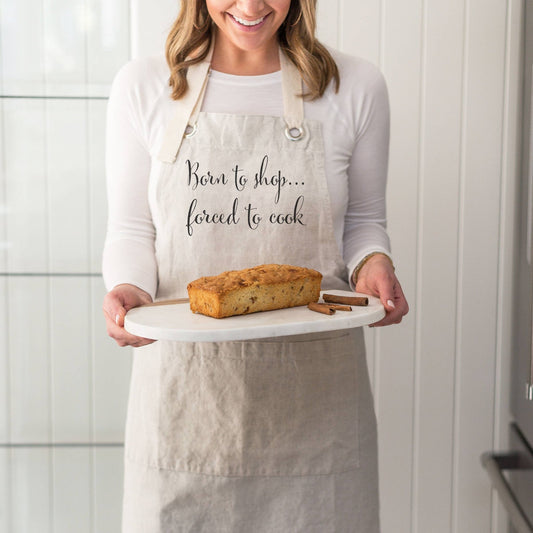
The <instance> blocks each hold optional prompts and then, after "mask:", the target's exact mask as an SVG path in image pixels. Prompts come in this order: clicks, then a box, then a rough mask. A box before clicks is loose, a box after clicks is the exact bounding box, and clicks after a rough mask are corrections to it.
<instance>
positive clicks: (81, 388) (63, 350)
mask: <svg viewBox="0 0 533 533" xmlns="http://www.w3.org/2000/svg"><path fill="white" fill-rule="evenodd" d="M89 298H90V280H89V279H87V278H85V277H54V278H51V280H50V308H49V309H50V310H49V321H50V356H51V370H50V374H51V390H52V395H51V402H52V404H51V412H52V441H53V442H54V443H58V442H80V443H81V442H89V441H90V438H91V422H92V405H91V397H90V394H91V391H92V372H91V370H92V369H91V361H90V352H91V338H90V329H91V328H90V319H91V315H90V300H89Z"/></svg>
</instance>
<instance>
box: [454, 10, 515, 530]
mask: <svg viewBox="0 0 533 533" xmlns="http://www.w3.org/2000/svg"><path fill="white" fill-rule="evenodd" d="M507 5H508V8H507V9H508V12H507V27H506V51H505V55H506V57H505V74H504V80H505V88H504V90H505V94H504V104H503V107H504V115H503V145H502V148H503V153H502V158H503V161H502V163H503V164H502V179H501V198H500V202H501V203H500V250H499V272H498V303H497V308H498V330H497V345H496V349H497V360H496V367H495V386H494V390H495V395H494V436H493V446H492V449H493V450H508V449H509V447H508V446H509V432H508V431H509V430H508V428H509V422H510V420H511V409H510V399H511V358H510V354H511V353H512V349H513V321H514V318H513V314H512V313H511V312H509V310H510V309H513V307H514V301H513V296H514V295H513V291H512V290H510V288H511V287H513V281H514V275H515V272H514V254H515V242H514V237H515V213H516V206H515V201H516V198H517V197H518V196H517V190H518V186H519V180H518V179H517V177H519V176H520V175H521V166H520V151H519V150H517V147H519V146H520V143H521V134H520V131H521V124H522V115H523V111H522V108H521V89H522V87H521V70H522V55H521V54H517V53H516V51H517V50H520V48H521V38H522V37H523V32H522V25H523V21H522V15H523V3H522V0H511V1H510V2H508V4H507ZM492 502H493V505H492V524H491V526H492V528H491V533H500V532H501V531H506V526H507V522H508V517H507V513H506V511H505V510H504V508H503V506H502V504H501V502H500V500H499V498H498V496H497V494H496V491H492ZM465 511H466V512H468V509H462V508H461V502H459V505H458V511H457V516H458V522H459V523H460V516H461V514H462V513H463V512H465Z"/></svg>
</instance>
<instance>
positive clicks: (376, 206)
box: [343, 67, 391, 288]
mask: <svg viewBox="0 0 533 533" xmlns="http://www.w3.org/2000/svg"><path fill="white" fill-rule="evenodd" d="M365 74H366V76H365V78H366V79H365V83H364V85H365V90H364V92H363V95H362V96H361V95H358V96H357V102H355V103H354V106H353V109H354V113H355V115H356V116H354V118H353V120H354V124H355V128H354V129H355V142H354V149H353V152H352V155H351V159H350V164H349V168H348V205H347V210H346V215H345V220H344V236H343V247H344V250H343V253H344V259H345V262H346V265H347V270H348V279H349V280H350V285H351V286H352V288H354V287H353V284H352V274H353V272H354V270H355V268H356V267H357V265H358V264H359V263H360V262H361V261H362V260H363V259H364V258H365V257H366V256H367V255H369V254H370V253H373V252H382V253H384V254H386V255H388V256H389V257H391V255H390V241H389V237H388V235H387V231H386V226H387V218H386V185H387V170H388V156H389V135H390V112H389V99H388V92H387V87H386V84H385V80H384V78H383V76H382V74H381V73H380V72H379V70H378V69H377V68H375V67H372V68H370V69H369V71H368V72H367V73H365Z"/></svg>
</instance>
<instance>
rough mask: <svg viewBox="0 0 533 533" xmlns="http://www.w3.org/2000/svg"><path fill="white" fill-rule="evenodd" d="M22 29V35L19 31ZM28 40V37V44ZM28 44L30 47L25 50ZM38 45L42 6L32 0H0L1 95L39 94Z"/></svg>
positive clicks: (41, 79)
mask: <svg viewBox="0 0 533 533" xmlns="http://www.w3.org/2000/svg"><path fill="white" fill-rule="evenodd" d="M22 26H24V31H21V27H22ZM28 36H31V40H30V39H28ZM29 42H31V43H32V46H28V43H29ZM42 43H43V7H42V3H41V2H35V1H34V0H17V1H16V2H13V1H12V0H0V54H1V55H2V61H1V65H2V78H3V91H4V94H8V95H19V96H20V95H33V94H36V93H37V94H39V93H42V92H43V90H44V60H43V53H42ZM15 50H16V53H14V51H15Z"/></svg>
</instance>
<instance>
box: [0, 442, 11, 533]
mask: <svg viewBox="0 0 533 533" xmlns="http://www.w3.org/2000/svg"><path fill="white" fill-rule="evenodd" d="M11 508H12V503H11V450H10V449H9V448H0V531H13V527H12V522H11Z"/></svg>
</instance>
